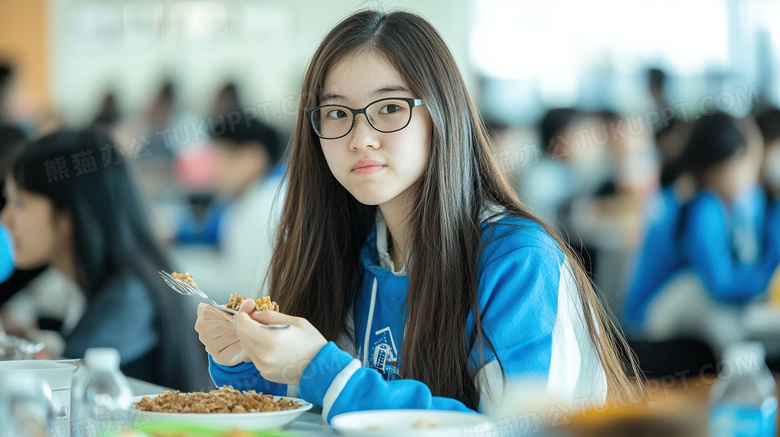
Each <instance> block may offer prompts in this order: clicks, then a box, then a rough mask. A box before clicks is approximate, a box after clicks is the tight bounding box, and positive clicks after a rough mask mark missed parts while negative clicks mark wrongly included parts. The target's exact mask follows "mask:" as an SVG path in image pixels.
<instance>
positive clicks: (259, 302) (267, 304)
mask: <svg viewBox="0 0 780 437" xmlns="http://www.w3.org/2000/svg"><path fill="white" fill-rule="evenodd" d="M247 299H248V298H246V297H244V296H239V295H238V294H236V293H233V294H231V295H230V301H229V302H228V304H227V305H225V306H226V307H228V308H230V309H231V310H234V311H238V310H239V309H241V304H242V303H244V301H245V300H247ZM255 311H276V312H279V305H277V304H276V302H273V301H272V300H271V298H270V297H268V296H263V297H262V298H260V299H255Z"/></svg>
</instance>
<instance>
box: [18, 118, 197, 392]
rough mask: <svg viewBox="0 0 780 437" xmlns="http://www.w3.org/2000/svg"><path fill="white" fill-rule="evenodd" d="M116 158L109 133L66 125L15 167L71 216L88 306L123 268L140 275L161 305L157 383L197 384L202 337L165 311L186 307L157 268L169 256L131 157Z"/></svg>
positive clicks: (21, 178)
mask: <svg viewBox="0 0 780 437" xmlns="http://www.w3.org/2000/svg"><path fill="white" fill-rule="evenodd" d="M118 161H121V155H120V150H119V149H118V147H117V146H116V145H115V144H114V143H113V141H111V138H110V137H109V136H107V135H106V134H104V133H102V132H100V131H97V130H82V131H75V130H74V131H67V130H66V131H60V132H56V133H53V134H50V135H47V136H45V137H43V138H41V139H38V140H36V141H34V142H32V143H31V144H29V145H28V146H26V147H24V148H23V149H22V150H21V151H20V152H19V154H18V155H17V156H16V157H15V158H14V160H13V164H12V168H11V174H12V176H13V179H14V181H15V182H16V184H17V185H19V187H20V188H22V189H24V190H27V191H30V192H32V193H36V194H39V195H42V196H45V197H46V198H48V199H49V200H50V201H51V202H52V204H53V205H54V208H55V209H56V210H58V211H62V212H66V213H67V214H68V215H69V216H70V218H71V221H72V223H73V244H74V247H73V250H74V266H75V269H74V270H75V276H76V277H75V280H76V282H77V283H78V284H79V286H80V288H81V289H82V291H83V292H84V295H85V297H86V301H87V303H88V305H89V303H90V302H92V301H94V298H95V296H96V295H97V294H98V293H100V292H101V290H102V289H103V288H104V287H105V286H106V285H107V284H108V282H109V281H110V280H112V279H113V278H116V277H117V276H118V275H127V276H129V277H131V278H134V279H136V280H139V281H141V282H142V283H143V284H144V285H145V287H146V289H147V290H148V291H149V296H150V298H151V299H152V300H153V302H154V303H155V307H156V308H158V309H159V312H158V314H157V317H156V323H157V324H158V329H159V332H160V333H161V343H160V345H159V346H158V347H159V358H160V363H159V366H158V367H159V383H163V384H165V385H167V386H170V387H176V388H183V389H190V388H192V389H194V388H198V387H197V386H198V385H199V384H201V381H198V380H197V379H198V376H199V375H198V373H197V372H196V368H197V365H196V364H193V363H190V362H188V361H189V360H188V357H193V356H199V355H197V354H199V352H198V349H199V348H198V346H197V338H196V337H195V335H194V333H193V332H192V331H191V330H190V331H189V332H187V331H185V330H184V329H182V328H184V327H186V325H182V323H183V320H182V316H181V315H180V314H165V313H164V312H165V311H169V310H174V311H175V310H176V309H177V308H178V307H180V306H181V301H180V300H179V297H178V296H176V295H175V294H174V293H173V292H172V291H170V290H166V289H164V284H162V282H161V280H160V279H159V277H158V276H157V274H156V272H157V270H160V269H164V270H167V271H169V270H170V262H169V261H168V258H167V257H166V256H165V255H164V254H163V252H162V250H161V249H160V247H159V246H158V244H157V242H156V241H155V238H154V234H153V232H152V229H151V226H150V224H149V221H148V219H147V215H146V214H145V209H144V205H143V202H142V201H141V198H140V195H139V192H138V190H137V189H136V186H135V183H134V181H133V178H132V174H131V171H130V169H129V163H127V162H120V163H117V162H118ZM105 163H108V165H106V164H105ZM63 170H67V177H66V175H65V171H63ZM196 348H198V349H196ZM200 354H202V352H200Z"/></svg>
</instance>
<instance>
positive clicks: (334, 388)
mask: <svg viewBox="0 0 780 437" xmlns="http://www.w3.org/2000/svg"><path fill="white" fill-rule="evenodd" d="M360 367H361V365H360V361H359V360H352V361H350V362H349V364H347V367H345V368H344V370H342V371H341V372H339V374H338V375H336V377H335V378H333V382H331V383H330V387H328V390H327V391H326V392H325V397H323V399H322V418H323V419H325V422H327V421H328V414H329V413H330V407H332V406H333V403H334V402H336V399H338V397H339V395H340V394H341V391H342V390H344V387H346V386H347V382H349V378H351V377H352V375H354V374H355V372H357V370H358V369H360Z"/></svg>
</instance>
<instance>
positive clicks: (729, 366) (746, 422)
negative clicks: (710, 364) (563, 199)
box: [710, 342, 777, 437]
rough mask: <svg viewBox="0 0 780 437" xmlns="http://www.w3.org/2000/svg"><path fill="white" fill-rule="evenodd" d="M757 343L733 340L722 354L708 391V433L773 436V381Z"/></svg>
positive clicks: (729, 436) (714, 436) (715, 435)
mask: <svg viewBox="0 0 780 437" xmlns="http://www.w3.org/2000/svg"><path fill="white" fill-rule="evenodd" d="M765 359H766V350H765V349H764V345H763V344H761V343H753V342H750V343H737V344H734V345H732V346H729V347H728V348H727V349H726V351H725V353H724V354H723V361H722V363H721V365H722V368H721V371H720V373H719V374H718V380H717V381H716V382H715V385H714V386H713V387H712V392H711V394H710V401H711V407H712V409H711V413H710V436H712V437H743V436H744V437H747V436H750V437H770V436H771V437H775V436H776V433H777V385H776V384H775V380H774V378H773V377H772V374H771V373H770V372H769V369H767V367H766V364H765V361H764V360H765Z"/></svg>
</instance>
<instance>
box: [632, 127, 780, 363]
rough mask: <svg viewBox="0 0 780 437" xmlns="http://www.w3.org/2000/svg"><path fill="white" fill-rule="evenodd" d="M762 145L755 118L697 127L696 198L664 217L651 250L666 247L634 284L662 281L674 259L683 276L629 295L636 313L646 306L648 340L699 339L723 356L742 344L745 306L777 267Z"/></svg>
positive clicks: (685, 158) (689, 150) (692, 159)
mask: <svg viewBox="0 0 780 437" xmlns="http://www.w3.org/2000/svg"><path fill="white" fill-rule="evenodd" d="M760 142H761V140H760V134H759V132H758V130H757V128H756V127H755V123H753V122H752V120H750V119H744V120H736V119H734V118H733V117H731V116H729V115H726V114H721V113H718V114H714V115H710V116H706V117H703V118H702V119H701V120H699V121H698V122H697V123H696V124H695V125H694V127H693V131H692V132H691V135H690V138H689V140H688V144H687V147H686V148H685V151H684V152H683V155H682V156H681V157H680V165H681V166H682V168H684V169H685V170H686V171H687V172H689V174H690V175H691V177H692V181H693V183H694V188H695V194H694V195H693V197H692V198H691V199H690V200H689V201H688V202H686V203H685V204H684V206H682V207H681V208H678V209H676V210H675V211H674V212H673V213H672V214H669V215H667V216H666V221H664V222H663V224H662V225H661V226H663V232H659V233H658V234H657V235H655V238H657V240H656V241H655V243H651V244H649V246H651V248H652V246H653V245H655V247H654V248H655V249H658V248H659V247H660V246H661V245H662V244H659V241H660V240H661V239H663V241H664V243H666V246H665V247H664V248H663V250H659V251H657V252H653V253H650V251H648V252H646V253H644V254H643V255H644V259H643V260H642V261H643V262H644V264H642V263H640V265H639V266H638V268H637V269H638V272H639V273H638V274H637V278H636V280H635V285H637V283H639V284H641V283H642V282H645V281H646V282H652V281H654V280H655V281H656V282H658V280H657V278H653V277H652V274H653V273H654V272H653V266H654V265H655V264H656V263H658V264H660V265H668V264H670V261H671V260H674V263H675V266H676V267H677V269H675V270H674V271H671V268H670V270H669V271H667V272H664V273H667V274H668V273H670V272H671V274H669V276H667V278H666V281H665V282H664V283H663V284H661V286H660V287H659V288H657V289H656V290H655V291H654V292H651V293H647V294H645V295H643V296H640V295H638V294H637V295H634V296H629V302H632V303H633V304H634V308H636V307H638V306H639V305H637V302H641V305H643V306H644V308H643V310H644V312H645V314H644V316H645V318H644V320H643V321H642V325H641V326H642V330H643V333H644V334H645V335H647V336H649V337H650V338H654V339H661V338H669V337H674V336H693V337H697V338H699V339H702V340H704V341H706V342H708V343H709V344H710V346H711V347H713V348H714V349H715V350H716V352H717V351H718V350H719V349H720V348H721V347H723V346H724V345H725V344H726V343H729V342H731V341H735V340H738V339H739V338H740V337H741V335H742V334H741V317H742V312H743V311H742V308H743V305H744V304H745V303H746V302H749V301H751V300H752V299H754V298H756V297H757V296H760V295H762V294H763V293H764V292H765V291H766V289H767V287H768V283H769V280H770V278H771V275H772V273H773V271H774V269H775V267H776V266H777V264H778V260H779V259H778V241H777V240H778V239H777V232H778V230H777V227H778V224H779V223H778V222H777V220H776V219H773V217H775V214H776V206H774V205H771V204H768V203H767V197H766V195H765V194H764V191H763V190H762V189H761V188H760V187H759V185H758V174H759V168H760V162H761V156H762V153H763V152H762V148H761V145H760ZM675 219H676V220H675ZM651 230H653V228H651ZM655 230H656V231H657V230H658V228H656V229H655ZM647 249H648V248H647V247H646V248H645V250H647ZM638 288H639V287H637V288H635V289H633V290H632V291H634V292H636V290H637V289H638ZM632 299H633V300H632Z"/></svg>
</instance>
